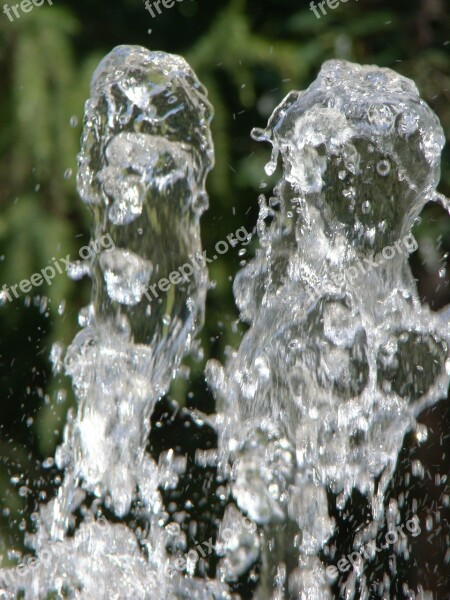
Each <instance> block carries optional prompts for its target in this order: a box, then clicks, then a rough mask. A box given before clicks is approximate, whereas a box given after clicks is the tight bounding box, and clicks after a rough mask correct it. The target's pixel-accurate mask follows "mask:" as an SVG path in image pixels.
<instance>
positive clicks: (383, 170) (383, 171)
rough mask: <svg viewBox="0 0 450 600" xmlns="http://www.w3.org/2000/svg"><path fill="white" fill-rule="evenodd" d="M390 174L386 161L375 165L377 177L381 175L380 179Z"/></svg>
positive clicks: (389, 166) (388, 164) (389, 165)
mask: <svg viewBox="0 0 450 600" xmlns="http://www.w3.org/2000/svg"><path fill="white" fill-rule="evenodd" d="M390 172H391V163H390V162H389V161H388V160H386V159H383V160H380V161H379V162H378V163H377V173H378V175H381V176H382V177H387V176H388V175H389V173H390Z"/></svg>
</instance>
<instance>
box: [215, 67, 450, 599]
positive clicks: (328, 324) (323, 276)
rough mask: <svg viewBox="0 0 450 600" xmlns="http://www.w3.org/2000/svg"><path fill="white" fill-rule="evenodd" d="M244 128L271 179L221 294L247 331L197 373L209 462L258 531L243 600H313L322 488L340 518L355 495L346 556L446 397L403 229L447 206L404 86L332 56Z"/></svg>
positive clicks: (441, 356)
mask: <svg viewBox="0 0 450 600" xmlns="http://www.w3.org/2000/svg"><path fill="white" fill-rule="evenodd" d="M253 136H254V138H255V139H256V140H259V141H268V142H270V143H271V144H272V146H273V152H272V158H271V160H270V162H269V163H268V165H267V166H266V171H267V173H268V174H273V173H274V172H275V170H276V168H277V166H280V167H281V169H282V175H281V178H280V179H279V181H278V184H277V186H276V188H275V197H273V198H270V200H269V202H268V203H267V201H266V199H265V198H264V197H261V198H260V214H259V219H258V234H259V239H260V244H261V249H260V250H258V251H257V253H256V258H255V259H254V260H252V261H251V262H250V263H249V264H248V265H247V266H246V267H245V268H244V269H243V270H242V271H241V272H240V273H239V274H238V276H237V278H236V280H235V284H234V292H235V297H236V302H237V304H238V307H239V309H240V312H241V318H242V319H243V320H245V321H247V322H248V323H249V324H250V329H249V331H248V332H247V333H246V335H245V336H244V339H243V341H242V343H241V346H240V348H239V350H237V351H236V352H235V353H234V354H233V355H232V356H231V358H230V359H229V361H228V363H227V365H226V367H225V368H223V367H221V366H220V365H219V364H218V363H217V362H215V361H210V363H209V366H208V380H209V382H210V384H211V386H212V387H213V388H214V389H215V392H216V396H217V398H218V401H219V411H220V412H219V415H218V416H217V419H216V423H217V427H218V432H219V435H220V456H221V458H220V466H221V468H222V471H223V472H224V473H225V474H230V481H231V484H230V487H231V492H232V495H233V496H234V498H235V500H236V502H237V504H238V506H239V508H240V510H241V511H243V512H245V513H246V514H247V515H248V516H249V517H250V518H251V519H253V520H254V521H255V522H256V523H258V524H259V525H260V526H261V528H262V530H263V532H264V539H265V542H264V544H263V550H262V571H261V581H260V586H259V589H258V591H257V597H258V598H264V599H267V598H269V597H272V598H273V599H279V598H284V597H289V598H291V597H292V598H302V599H308V600H323V599H325V598H330V597H331V591H330V584H331V583H332V580H331V579H329V578H328V577H327V575H326V573H325V566H324V564H323V563H322V562H321V561H320V560H319V558H318V556H317V555H318V554H319V552H321V551H322V552H323V551H324V550H325V545H326V542H327V540H329V539H330V537H331V536H332V535H333V532H334V531H335V522H334V520H333V519H332V518H331V516H330V510H329V508H330V507H329V504H328V503H329V500H328V495H329V492H331V493H332V494H334V495H337V504H338V508H341V509H342V508H343V507H344V505H345V503H346V501H347V500H348V499H349V497H350V495H351V493H352V491H353V490H354V489H357V490H359V491H360V492H361V493H362V494H364V495H365V496H366V497H367V498H368V499H369V501H370V503H371V508H372V517H373V523H372V524H371V525H370V526H367V527H365V528H363V529H361V530H360V531H359V533H358V536H357V537H355V541H354V548H355V549H358V548H359V547H360V546H361V545H362V544H363V543H365V542H367V541H368V540H371V539H374V536H376V532H377V529H379V528H380V527H381V526H382V525H383V522H384V518H385V514H384V509H383V501H384V498H385V492H386V488H387V485H388V483H389V481H390V480H391V477H392V475H393V472H394V470H395V467H396V463H397V457H398V454H399V451H400V449H401V448H402V444H403V439H404V436H405V433H406V432H408V431H410V430H414V429H415V428H416V427H417V422H416V417H417V416H418V414H419V413H420V412H421V411H422V410H423V409H424V408H425V407H427V406H430V405H432V404H434V403H436V402H437V401H438V400H439V399H440V398H443V397H445V396H446V390H447V386H448V382H449V365H448V341H449V339H450V331H449V322H448V319H447V318H446V316H447V315H446V314H445V313H442V314H439V313H437V314H436V313H432V312H431V311H430V310H429V308H428V307H426V306H421V305H420V302H419V299H418V295H417V291H416V286H415V282H414V279H413V277H412V274H411V272H410V268H409V265H408V251H409V250H411V249H413V248H412V246H413V241H414V240H413V238H412V236H411V228H412V226H413V224H414V222H415V219H416V218H417V217H418V215H419V213H420V212H421V210H422V208H423V206H424V205H425V204H426V203H427V202H430V201H439V202H442V203H443V204H445V200H444V199H443V198H442V197H440V196H439V195H438V194H437V193H436V186H437V183H438V181H439V175H440V166H439V165H440V154H441V151H442V148H443V145H444V136H443V131H442V128H441V126H440V124H439V121H438V119H437V117H436V116H435V114H434V113H433V112H432V111H431V110H430V108H429V107H428V106H427V105H426V104H425V102H423V101H422V100H421V99H420V97H419V93H418V90H417V88H416V86H415V85H414V83H413V82H412V81H410V80H408V79H406V78H404V77H402V76H400V75H398V74H396V73H395V72H393V71H391V70H389V69H381V68H377V67H371V66H359V65H354V64H351V63H348V62H345V61H329V62H327V63H325V64H324V66H323V68H322V70H321V72H320V74H319V76H318V78H317V80H316V81H314V82H313V83H312V85H311V86H310V87H309V88H308V89H307V90H306V91H304V92H292V93H290V94H289V95H288V96H287V97H286V98H285V100H284V101H283V102H282V103H281V104H280V105H279V106H278V107H277V108H276V110H275V111H274V114H273V115H272V117H271V118H270V120H269V124H268V127H267V129H266V130H254V132H253ZM387 248H388V250H386V249H387ZM380 253H381V254H380ZM380 256H382V257H383V260H381V259H380ZM374 262H376V263H377V264H376V265H374ZM230 463H231V465H232V466H231V471H230V470H229V464H230ZM234 552H236V549H234ZM363 571H364V569H363V568H361V569H360V570H359V572H357V573H355V574H354V575H352V576H351V577H353V580H351V578H350V581H349V582H347V590H346V596H345V597H346V598H352V597H354V594H355V593H356V592H355V590H356V584H357V579H358V578H360V577H361V576H362V574H363ZM362 590H363V591H362V592H361V596H360V597H361V598H362V597H364V598H366V597H367V598H368V597H369V595H368V594H369V592H368V590H367V589H364V583H363V588H362Z"/></svg>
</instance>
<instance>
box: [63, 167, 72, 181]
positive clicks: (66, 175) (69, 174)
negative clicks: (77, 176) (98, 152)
mask: <svg viewBox="0 0 450 600" xmlns="http://www.w3.org/2000/svg"><path fill="white" fill-rule="evenodd" d="M72 174H73V171H72V169H66V170H65V171H64V179H70V178H71V177H72Z"/></svg>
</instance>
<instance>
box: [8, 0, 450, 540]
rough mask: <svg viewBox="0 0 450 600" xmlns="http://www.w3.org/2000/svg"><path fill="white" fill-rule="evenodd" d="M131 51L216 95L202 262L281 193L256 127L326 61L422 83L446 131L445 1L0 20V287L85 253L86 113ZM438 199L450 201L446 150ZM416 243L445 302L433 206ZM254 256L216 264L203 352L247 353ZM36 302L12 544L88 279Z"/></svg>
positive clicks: (22, 325)
mask: <svg viewBox="0 0 450 600" xmlns="http://www.w3.org/2000/svg"><path fill="white" fill-rule="evenodd" d="M9 4H12V2H10V3H9ZM123 43H126V44H142V45H144V46H146V47H148V48H150V49H161V50H165V51H169V52H175V53H180V54H182V55H183V56H185V57H186V58H187V60H188V61H189V62H190V63H191V64H192V66H193V68H194V69H195V70H196V72H197V74H198V76H199V78H200V79H201V80H202V82H203V83H204V84H205V85H206V87H207V89H208V90H209V95H210V99H211V102H212V104H213V105H214V108H215V119H214V123H213V136H214V142H215V148H216V167H215V169H214V171H213V172H212V174H211V175H210V177H209V180H208V189H209V194H210V210H209V211H208V212H207V213H206V214H205V216H204V217H203V220H202V227H203V234H202V235H203V245H204V248H205V249H206V250H208V254H211V250H212V249H213V247H214V244H215V243H216V242H217V241H219V240H223V239H225V238H226V235H227V234H229V233H230V232H234V231H235V230H236V229H237V228H238V227H240V226H242V225H245V226H246V227H247V229H248V230H250V229H252V228H253V227H254V225H255V222H256V215H257V210H258V203H257V197H258V195H259V194H260V193H261V191H263V187H264V184H267V185H270V184H271V181H269V180H268V178H267V177H265V175H264V171H263V166H264V164H265V163H266V162H267V160H268V156H269V150H268V148H267V147H264V146H261V145H258V144H256V143H255V142H253V141H252V140H251V139H250V136H249V133H250V130H251V128H252V127H254V126H264V125H265V123H266V122H267V118H268V116H269V115H270V113H271V112H272V110H273V108H274V107H275V106H276V105H277V104H278V103H279V102H280V101H281V100H282V98H283V97H284V95H285V94H286V93H287V92H288V91H290V90H291V89H304V88H305V87H306V86H307V85H308V84H309V83H310V82H311V81H312V79H313V78H314V77H315V74H316V73H317V71H318V69H319V67H320V65H321V63H322V62H323V61H324V60H326V59H329V58H333V57H339V58H345V59H348V60H352V61H356V62H361V63H375V64H378V65H380V66H388V67H391V68H394V69H396V70H397V71H399V72H400V73H402V74H403V75H406V76H408V77H411V78H413V79H414V80H415V81H416V83H417V84H418V86H419V88H420V90H421V93H422V95H423V97H424V99H425V100H426V101H427V102H428V103H429V104H430V105H431V106H432V108H433V109H434V110H435V111H436V112H437V114H438V116H439V117H440V119H441V122H442V124H443V127H444V129H445V132H446V135H447V138H449V137H450V17H449V7H448V2H447V0H415V1H414V0H396V1H395V3H393V2H392V0H359V1H357V0H348V1H347V2H346V3H344V2H342V3H341V4H340V5H339V7H338V8H337V9H336V10H328V14H327V15H326V16H323V17H322V18H321V19H317V18H316V17H315V16H314V15H313V13H312V12H311V11H310V9H309V2H305V3H303V2H300V1H299V0H267V1H265V2H262V1H257V0H248V1H247V2H245V1H244V0H219V1H217V2H207V1H206V0H184V2H177V3H176V5H175V6H174V7H173V8H171V9H170V10H168V9H165V10H163V13H162V14H161V15H160V16H158V17H157V18H155V19H152V18H151V16H150V14H149V13H148V12H147V11H146V10H145V8H144V3H143V0H114V2H112V1H111V0H108V1H106V0H95V1H93V0H89V1H88V0H77V2H68V1H64V0H54V3H53V6H48V5H45V6H43V7H42V8H34V9H33V11H32V12H30V13H28V14H25V13H23V14H22V16H21V17H20V19H18V20H16V21H14V22H13V23H10V22H9V20H8V19H7V17H6V15H4V14H3V13H1V14H0V81H1V82H2V88H1V94H0V182H1V186H0V202H1V213H0V284H3V283H6V284H14V283H18V282H20V281H21V280H22V279H24V278H29V276H30V275H31V274H32V273H34V272H36V271H40V270H41V269H42V268H43V267H44V266H45V265H46V264H47V263H48V262H49V260H50V259H51V258H52V257H57V258H59V257H65V256H66V254H68V253H70V254H71V256H72V257H75V256H77V254H78V250H79V248H80V247H81V246H83V245H85V244H86V243H87V241H88V239H89V215H88V213H87V211H86V209H85V207H84V205H83V204H82V203H81V201H80V200H79V199H78V198H77V194H76V187H75V175H74V173H75V169H76V154H77V152H78V148H79V138H80V134H81V123H82V117H83V105H84V102H85V100H86V98H87V97H88V90H89V80H90V77H91V75H92V72H93V70H94V68H95V66H96V64H97V63H98V61H99V60H100V58H101V57H102V56H103V55H104V54H105V53H106V52H108V51H110V50H111V48H112V47H113V46H115V45H117V44H123ZM73 116H74V117H76V119H77V120H78V124H77V125H76V126H75V127H73V126H71V124H70V122H71V117H73ZM72 123H73V119H72ZM71 173H72V175H71ZM441 191H442V192H443V193H445V194H446V195H447V196H449V195H450V152H449V150H448V148H447V150H446V152H445V155H444V159H443V176H442V185H441ZM417 235H418V237H419V241H420V242H421V248H425V247H426V248H427V249H428V250H427V252H426V253H425V252H422V254H420V253H419V254H418V255H417V256H416V258H415V263H414V269H415V273H416V275H417V276H418V277H419V278H420V284H419V285H420V287H419V289H420V291H421V294H422V296H423V297H425V298H426V299H427V300H428V301H430V302H431V303H434V304H435V305H436V306H438V305H439V306H440V305H442V304H444V303H446V302H447V301H448V292H447V289H448V287H447V283H448V281H447V279H444V280H442V279H441V280H438V279H437V276H436V272H437V269H438V267H439V266H442V260H443V259H442V257H443V255H444V254H445V252H446V251H447V249H449V248H450V227H449V223H448V220H447V219H446V218H445V216H444V215H443V212H442V211H441V210H440V209H439V208H437V207H430V208H429V209H428V210H427V211H426V212H425V213H424V215H423V220H422V223H421V224H420V225H419V226H418V229H417ZM436 240H438V241H440V248H438V249H436ZM430 243H431V250H430ZM253 250H254V247H253V248H252V247H250V249H249V251H248V255H252V252H253ZM245 258H246V257H242V256H238V252H237V250H233V251H231V252H229V253H228V254H226V255H225V256H223V257H222V258H221V259H220V261H219V260H218V261H217V262H216V263H214V264H213V265H212V266H211V269H210V275H211V278H212V279H213V280H214V281H215V282H216V284H215V287H214V288H213V289H212V290H211V292H210V294H209V298H208V306H207V321H206V325H205V329H204V332H203V338H202V339H203V348H204V355H205V358H210V357H218V358H220V359H223V358H224V355H225V350H226V347H227V346H235V345H236V344H238V343H239V336H240V335H241V334H240V333H239V332H240V331H241V330H240V328H239V327H238V328H237V329H236V328H233V327H232V324H233V322H234V321H236V319H237V311H236V309H235V306H234V302H233V297H232V290H231V280H232V278H233V277H234V275H235V273H236V272H237V270H238V269H239V263H240V261H242V260H243V259H245ZM425 258H426V259H427V260H426V264H425V265H424V264H423V260H422V259H425ZM33 294H34V296H33V298H25V297H22V298H21V299H20V300H15V301H14V302H13V303H7V304H5V305H4V306H2V307H1V308H0V327H1V332H2V337H1V342H0V365H1V386H0V394H1V402H0V423H1V425H0V450H1V454H2V457H3V458H2V462H1V463H0V486H1V494H0V496H1V502H2V506H1V508H2V509H3V513H0V519H1V525H2V528H1V538H0V540H1V541H0V543H1V544H2V545H3V547H4V548H5V547H8V548H9V547H11V546H14V545H16V546H17V545H19V544H20V540H21V533H20V530H21V529H23V528H24V526H25V524H26V521H25V520H24V512H23V511H24V509H27V510H29V509H30V507H31V510H35V509H36V501H37V500H38V499H39V498H40V499H43V498H44V494H48V493H50V491H51V489H50V484H49V482H48V481H47V480H46V479H45V473H44V476H42V470H41V468H40V464H39V463H40V461H42V460H43V459H44V458H46V457H49V456H52V455H53V453H54V450H55V446H56V444H57V443H58V441H59V440H60V437H61V433H62V427H63V424H64V422H65V415H66V411H67V409H68V407H69V406H70V405H71V403H73V398H72V396H71V393H70V386H69V385H68V383H67V382H66V381H64V379H63V378H61V377H52V375H51V369H50V363H49V358H48V357H49V352H50V349H51V347H52V344H53V343H54V342H56V341H58V342H62V343H63V344H67V343H69V342H70V340H71V338H72V337H73V335H74V333H75V331H76V330H77V327H78V325H77V313H78V311H79V309H80V308H81V307H82V306H84V305H86V304H87V302H88V298H89V281H88V280H83V281H82V282H73V281H71V280H70V279H68V278H67V277H66V276H60V277H58V278H56V279H55V280H54V283H53V285H52V286H51V287H48V288H44V287H43V288H39V289H36V290H35V292H33ZM46 299H48V300H46ZM62 303H65V309H64V311H63V312H62ZM58 307H60V312H62V314H59V313H58ZM203 364H204V361H203V362H200V363H193V364H192V365H191V366H192V369H193V375H192V381H194V384H193V383H191V384H189V383H188V382H187V381H183V380H181V381H179V382H177V383H176V384H175V385H174V389H173V393H172V395H173V396H175V397H176V398H177V399H178V400H179V401H180V402H183V401H184V399H185V397H186V394H187V392H188V388H189V387H190V386H191V387H192V385H195V381H196V380H199V379H200V377H201V375H200V374H201V372H202V368H203ZM62 389H63V390H66V391H65V393H61V391H60V390H62ZM58 392H59V393H58ZM208 402H210V400H209V401H208ZM208 402H207V401H206V400H205V402H204V406H203V407H204V408H205V407H207V406H208ZM210 408H211V407H210ZM11 478H15V479H14V480H13V482H14V483H12V482H11ZM39 493H40V494H41V496H40V497H39ZM0 551H1V549H0Z"/></svg>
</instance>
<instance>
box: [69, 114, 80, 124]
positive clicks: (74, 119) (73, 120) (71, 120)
mask: <svg viewBox="0 0 450 600" xmlns="http://www.w3.org/2000/svg"><path fill="white" fill-rule="evenodd" d="M77 125H78V117H76V116H75V115H72V116H71V117H70V126H71V127H76V126H77Z"/></svg>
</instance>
